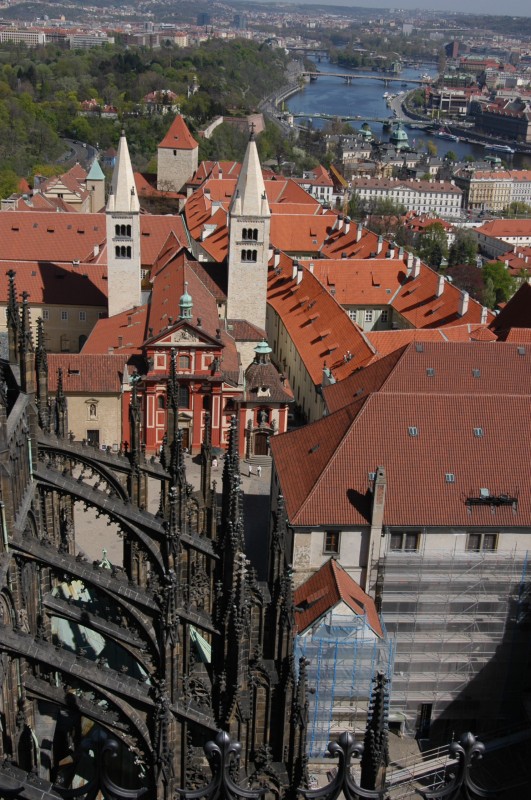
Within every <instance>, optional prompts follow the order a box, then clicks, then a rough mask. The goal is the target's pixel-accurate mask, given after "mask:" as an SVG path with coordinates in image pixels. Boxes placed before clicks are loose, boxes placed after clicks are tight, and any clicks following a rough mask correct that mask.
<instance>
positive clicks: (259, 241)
mask: <svg viewBox="0 0 531 800" xmlns="http://www.w3.org/2000/svg"><path fill="white" fill-rule="evenodd" d="M270 224H271V211H270V209H269V203H268V201H267V195H266V190H265V184H264V178H263V175H262V167H261V165H260V159H259V158H258V150H257V148H256V142H255V140H254V133H253V132H251V135H250V137H249V144H248V145H247V150H246V152H245V158H244V159H243V164H242V168H241V171H240V175H239V178H238V182H237V184H236V189H235V191H234V195H233V198H232V201H231V204H230V208H229V254H228V290H227V318H228V319H246V320H249V321H252V322H253V324H254V325H256V326H258V327H259V328H261V329H262V330H264V329H265V324H266V302H267V265H268V261H269V231H270Z"/></svg>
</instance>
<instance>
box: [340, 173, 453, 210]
mask: <svg viewBox="0 0 531 800" xmlns="http://www.w3.org/2000/svg"><path fill="white" fill-rule="evenodd" d="M351 189H352V191H353V192H355V193H356V195H357V196H358V197H359V198H360V200H364V201H366V202H367V203H370V202H371V201H375V200H391V201H392V202H393V203H395V204H397V205H401V206H404V207H405V208H406V210H407V211H419V212H421V213H422V212H426V211H429V212H431V213H433V214H437V215H439V216H442V217H458V216H459V215H460V214H461V207H462V200H463V197H462V194H463V192H462V190H461V189H460V188H459V186H457V185H456V184H455V182H454V181H453V180H452V181H425V180H420V179H417V180H401V179H400V178H353V179H352V181H351Z"/></svg>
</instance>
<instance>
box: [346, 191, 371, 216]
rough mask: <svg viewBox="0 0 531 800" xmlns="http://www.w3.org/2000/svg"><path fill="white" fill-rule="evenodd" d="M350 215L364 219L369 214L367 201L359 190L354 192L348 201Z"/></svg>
mask: <svg viewBox="0 0 531 800" xmlns="http://www.w3.org/2000/svg"><path fill="white" fill-rule="evenodd" d="M348 215H349V217H350V218H351V219H354V220H358V221H359V220H364V219H365V217H366V216H367V202H366V200H364V199H363V198H362V197H360V195H359V194H358V192H352V195H351V197H350V200H349V202H348Z"/></svg>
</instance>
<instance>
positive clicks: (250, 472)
mask: <svg viewBox="0 0 531 800" xmlns="http://www.w3.org/2000/svg"><path fill="white" fill-rule="evenodd" d="M252 474H253V465H252V464H249V477H251V475H252Z"/></svg>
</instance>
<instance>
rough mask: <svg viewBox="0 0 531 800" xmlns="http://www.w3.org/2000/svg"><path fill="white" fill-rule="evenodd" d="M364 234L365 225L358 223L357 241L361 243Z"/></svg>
mask: <svg viewBox="0 0 531 800" xmlns="http://www.w3.org/2000/svg"><path fill="white" fill-rule="evenodd" d="M362 234H363V225H362V223H361V222H358V232H357V233H356V241H357V242H359V240H360V239H361V237H362Z"/></svg>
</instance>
